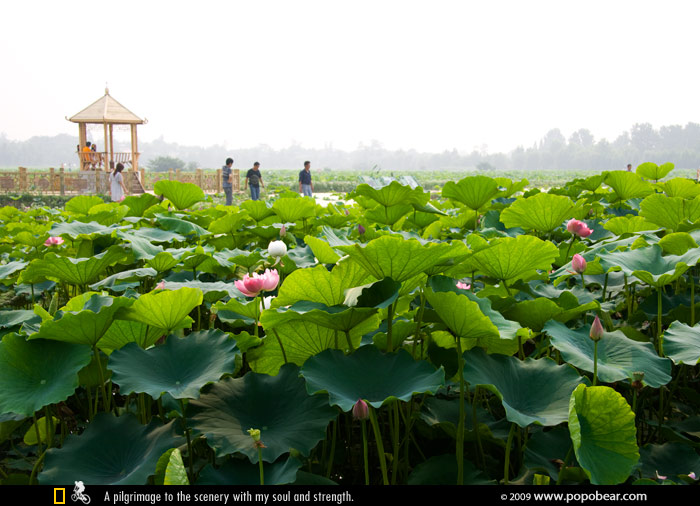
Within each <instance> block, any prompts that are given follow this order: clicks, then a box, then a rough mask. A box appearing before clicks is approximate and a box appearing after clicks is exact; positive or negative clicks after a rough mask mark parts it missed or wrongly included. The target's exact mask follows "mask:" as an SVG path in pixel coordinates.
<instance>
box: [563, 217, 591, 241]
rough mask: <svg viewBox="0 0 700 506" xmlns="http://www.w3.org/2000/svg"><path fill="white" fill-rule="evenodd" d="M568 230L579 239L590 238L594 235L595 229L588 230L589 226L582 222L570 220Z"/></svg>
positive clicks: (567, 225) (567, 224)
mask: <svg viewBox="0 0 700 506" xmlns="http://www.w3.org/2000/svg"><path fill="white" fill-rule="evenodd" d="M566 230H568V231H569V232H571V233H572V234H574V235H577V236H579V237H588V236H589V235H591V234H592V233H593V229H592V228H588V225H586V224H585V223H584V222H582V221H580V220H569V221H568V222H567V223H566Z"/></svg>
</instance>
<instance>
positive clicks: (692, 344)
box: [664, 321, 700, 472]
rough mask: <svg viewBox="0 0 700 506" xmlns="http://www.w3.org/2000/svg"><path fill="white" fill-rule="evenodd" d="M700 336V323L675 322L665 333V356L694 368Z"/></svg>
mask: <svg viewBox="0 0 700 506" xmlns="http://www.w3.org/2000/svg"><path fill="white" fill-rule="evenodd" d="M699 335H700V323H699V324H696V325H695V326H693V327H691V326H689V325H685V324H683V323H681V322H678V321H675V322H673V323H672V324H671V325H670V326H669V327H668V329H666V331H665V332H664V354H665V355H666V356H667V357H669V358H670V359H671V360H673V361H674V362H675V363H676V364H688V365H690V366H694V365H695V364H697V363H698V361H700V339H698V336H699ZM698 471H699V472H700V469H698Z"/></svg>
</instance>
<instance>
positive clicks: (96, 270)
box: [19, 246, 127, 286]
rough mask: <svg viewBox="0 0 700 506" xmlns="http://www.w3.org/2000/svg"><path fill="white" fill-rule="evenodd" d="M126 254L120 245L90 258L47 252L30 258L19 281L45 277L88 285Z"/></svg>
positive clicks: (73, 283)
mask: <svg viewBox="0 0 700 506" xmlns="http://www.w3.org/2000/svg"><path fill="white" fill-rule="evenodd" d="M126 256H127V255H126V252H125V251H124V250H123V249H122V248H121V247H120V246H110V247H109V249H107V250H106V251H103V252H102V253H100V254H99V255H95V256H93V257H91V258H68V257H59V256H58V255H56V254H55V253H47V254H46V256H44V258H43V259H37V260H32V262H31V263H30V264H29V265H28V266H27V268H26V269H25V270H24V271H23V272H22V274H21V275H20V279H19V282H20V283H22V282H28V280H29V279H37V278H40V277H46V278H53V279H57V280H59V281H63V282H65V283H69V284H72V285H79V286H82V285H89V284H90V283H94V282H95V281H97V278H98V276H100V274H102V273H103V272H104V271H105V270H107V268H108V267H109V266H110V265H114V264H115V263H117V262H119V261H121V260H123V259H125V258H126ZM25 279H26V280H27V281H25Z"/></svg>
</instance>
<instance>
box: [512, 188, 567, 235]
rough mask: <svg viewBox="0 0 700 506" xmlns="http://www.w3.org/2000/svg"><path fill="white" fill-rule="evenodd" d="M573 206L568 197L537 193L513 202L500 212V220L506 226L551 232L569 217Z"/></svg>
mask: <svg viewBox="0 0 700 506" xmlns="http://www.w3.org/2000/svg"><path fill="white" fill-rule="evenodd" d="M573 208H574V203H573V202H572V201H571V199H570V198H569V197H564V196H562V195H551V194H549V193H538V194H537V195H534V196H532V197H528V198H526V199H518V200H516V201H515V202H513V203H512V204H511V205H510V207H507V208H506V209H504V210H503V211H502V212H501V221H502V222H503V224H504V225H505V226H506V227H508V228H514V227H521V228H523V229H525V230H537V231H538V232H552V231H553V230H555V229H556V228H558V227H560V226H561V225H562V224H563V223H564V222H565V221H566V220H567V219H568V218H571V213H572V210H573Z"/></svg>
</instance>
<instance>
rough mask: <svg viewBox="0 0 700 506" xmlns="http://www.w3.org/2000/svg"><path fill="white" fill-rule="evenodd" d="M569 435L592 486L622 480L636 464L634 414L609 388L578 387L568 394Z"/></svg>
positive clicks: (616, 482) (637, 457) (620, 481)
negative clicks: (569, 396)
mask: <svg viewBox="0 0 700 506" xmlns="http://www.w3.org/2000/svg"><path fill="white" fill-rule="evenodd" d="M569 433H570V434H571V440H572V441H573V443H574V452H575V453H576V458H577V459H578V461H579V463H580V464H581V467H582V468H583V469H584V471H585V472H586V474H587V475H588V476H589V478H590V480H591V483H592V484H594V485H616V484H618V483H622V482H623V481H625V480H626V479H627V478H628V477H629V475H630V473H631V472H632V470H633V469H634V468H635V466H636V465H637V462H638V461H639V449H638V448H637V428H636V427H635V425H634V413H633V412H632V409H631V408H630V406H629V404H627V401H625V399H624V398H623V397H622V396H621V395H620V394H619V393H617V392H616V391H615V390H613V389H612V388H610V387H604V386H603V387H587V386H585V385H579V386H578V387H577V388H576V390H574V392H573V393H572V394H571V402H570V404H569Z"/></svg>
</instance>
